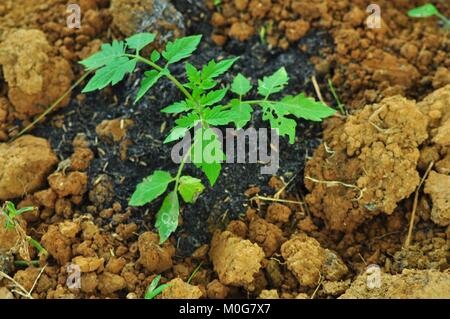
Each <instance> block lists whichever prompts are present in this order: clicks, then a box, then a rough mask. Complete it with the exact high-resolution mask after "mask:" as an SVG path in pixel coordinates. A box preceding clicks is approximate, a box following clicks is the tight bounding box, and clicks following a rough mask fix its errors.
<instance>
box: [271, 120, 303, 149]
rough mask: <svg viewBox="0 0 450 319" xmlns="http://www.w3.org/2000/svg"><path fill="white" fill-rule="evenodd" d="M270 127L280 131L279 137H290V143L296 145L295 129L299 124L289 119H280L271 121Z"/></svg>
mask: <svg viewBox="0 0 450 319" xmlns="http://www.w3.org/2000/svg"><path fill="white" fill-rule="evenodd" d="M270 126H271V127H272V128H274V129H278V135H280V136H285V135H286V136H288V137H289V143H291V144H294V142H295V128H296V127H297V122H295V121H294V120H293V119H288V118H286V117H279V118H277V119H272V120H271V121H270Z"/></svg>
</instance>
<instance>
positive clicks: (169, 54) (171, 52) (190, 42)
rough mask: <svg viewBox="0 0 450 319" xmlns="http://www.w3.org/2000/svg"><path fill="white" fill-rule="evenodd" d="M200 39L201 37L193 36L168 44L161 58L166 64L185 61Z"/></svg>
mask: <svg viewBox="0 0 450 319" xmlns="http://www.w3.org/2000/svg"><path fill="white" fill-rule="evenodd" d="M201 39H202V36H201V35H193V36H189V37H184V38H180V39H176V40H175V41H174V42H169V43H167V46H166V50H165V51H164V52H163V53H162V56H163V57H164V58H165V59H166V60H167V63H168V64H172V63H176V62H178V61H181V60H183V59H186V58H188V57H190V56H191V55H192V53H193V52H194V51H195V50H196V49H197V46H198V44H199V43H200V40H201Z"/></svg>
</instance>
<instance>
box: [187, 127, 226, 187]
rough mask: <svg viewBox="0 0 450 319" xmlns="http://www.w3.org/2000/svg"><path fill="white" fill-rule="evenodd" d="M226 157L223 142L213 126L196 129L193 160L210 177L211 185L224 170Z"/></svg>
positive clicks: (192, 152) (192, 153)
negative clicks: (222, 163)
mask: <svg viewBox="0 0 450 319" xmlns="http://www.w3.org/2000/svg"><path fill="white" fill-rule="evenodd" d="M224 159H225V154H224V153H223V151H222V143H221V141H219V139H218V136H217V134H216V133H215V132H214V131H213V130H212V129H211V128H207V129H204V128H199V129H197V130H196V131H195V135H194V143H193V145H192V151H191V160H192V162H193V163H194V164H195V166H197V167H198V168H200V169H201V170H202V171H203V172H204V173H205V175H206V177H207V178H208V180H209V182H210V184H211V186H214V184H215V183H216V181H217V178H218V177H219V175H220V171H221V170H222V165H221V161H223V160H224Z"/></svg>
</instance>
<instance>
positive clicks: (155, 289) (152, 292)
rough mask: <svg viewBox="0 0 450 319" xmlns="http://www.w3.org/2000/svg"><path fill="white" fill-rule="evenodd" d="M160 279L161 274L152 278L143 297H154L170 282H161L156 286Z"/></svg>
mask: <svg viewBox="0 0 450 319" xmlns="http://www.w3.org/2000/svg"><path fill="white" fill-rule="evenodd" d="M160 280H161V275H158V276H156V277H155V278H154V279H153V280H152V282H151V284H150V285H149V286H148V288H147V292H146V293H145V297H144V298H145V299H154V298H155V297H156V296H158V295H159V294H160V293H162V292H163V291H164V289H166V288H167V287H169V286H170V284H163V285H161V286H158V284H159V281H160Z"/></svg>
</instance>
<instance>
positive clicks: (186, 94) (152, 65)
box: [125, 54, 195, 102]
mask: <svg viewBox="0 0 450 319" xmlns="http://www.w3.org/2000/svg"><path fill="white" fill-rule="evenodd" d="M125 56H127V57H130V58H134V59H138V60H139V61H141V62H144V63H145V64H148V65H149V66H151V67H152V68H154V69H155V70H157V71H159V72H162V73H163V75H164V76H165V77H167V78H168V79H169V80H170V81H172V82H173V84H175V85H176V87H177V88H178V89H179V90H180V91H181V92H183V94H184V95H185V96H186V97H187V98H188V99H189V100H191V101H194V102H195V99H194V98H193V96H192V95H191V93H189V91H188V90H186V88H185V87H184V86H183V84H181V83H180V81H178V80H177V79H176V78H175V77H174V76H173V75H172V74H170V73H166V72H164V69H163V68H162V67H160V66H159V65H157V64H156V63H154V62H152V61H150V60H148V59H146V58H143V57H141V56H140V55H136V54H125Z"/></svg>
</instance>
